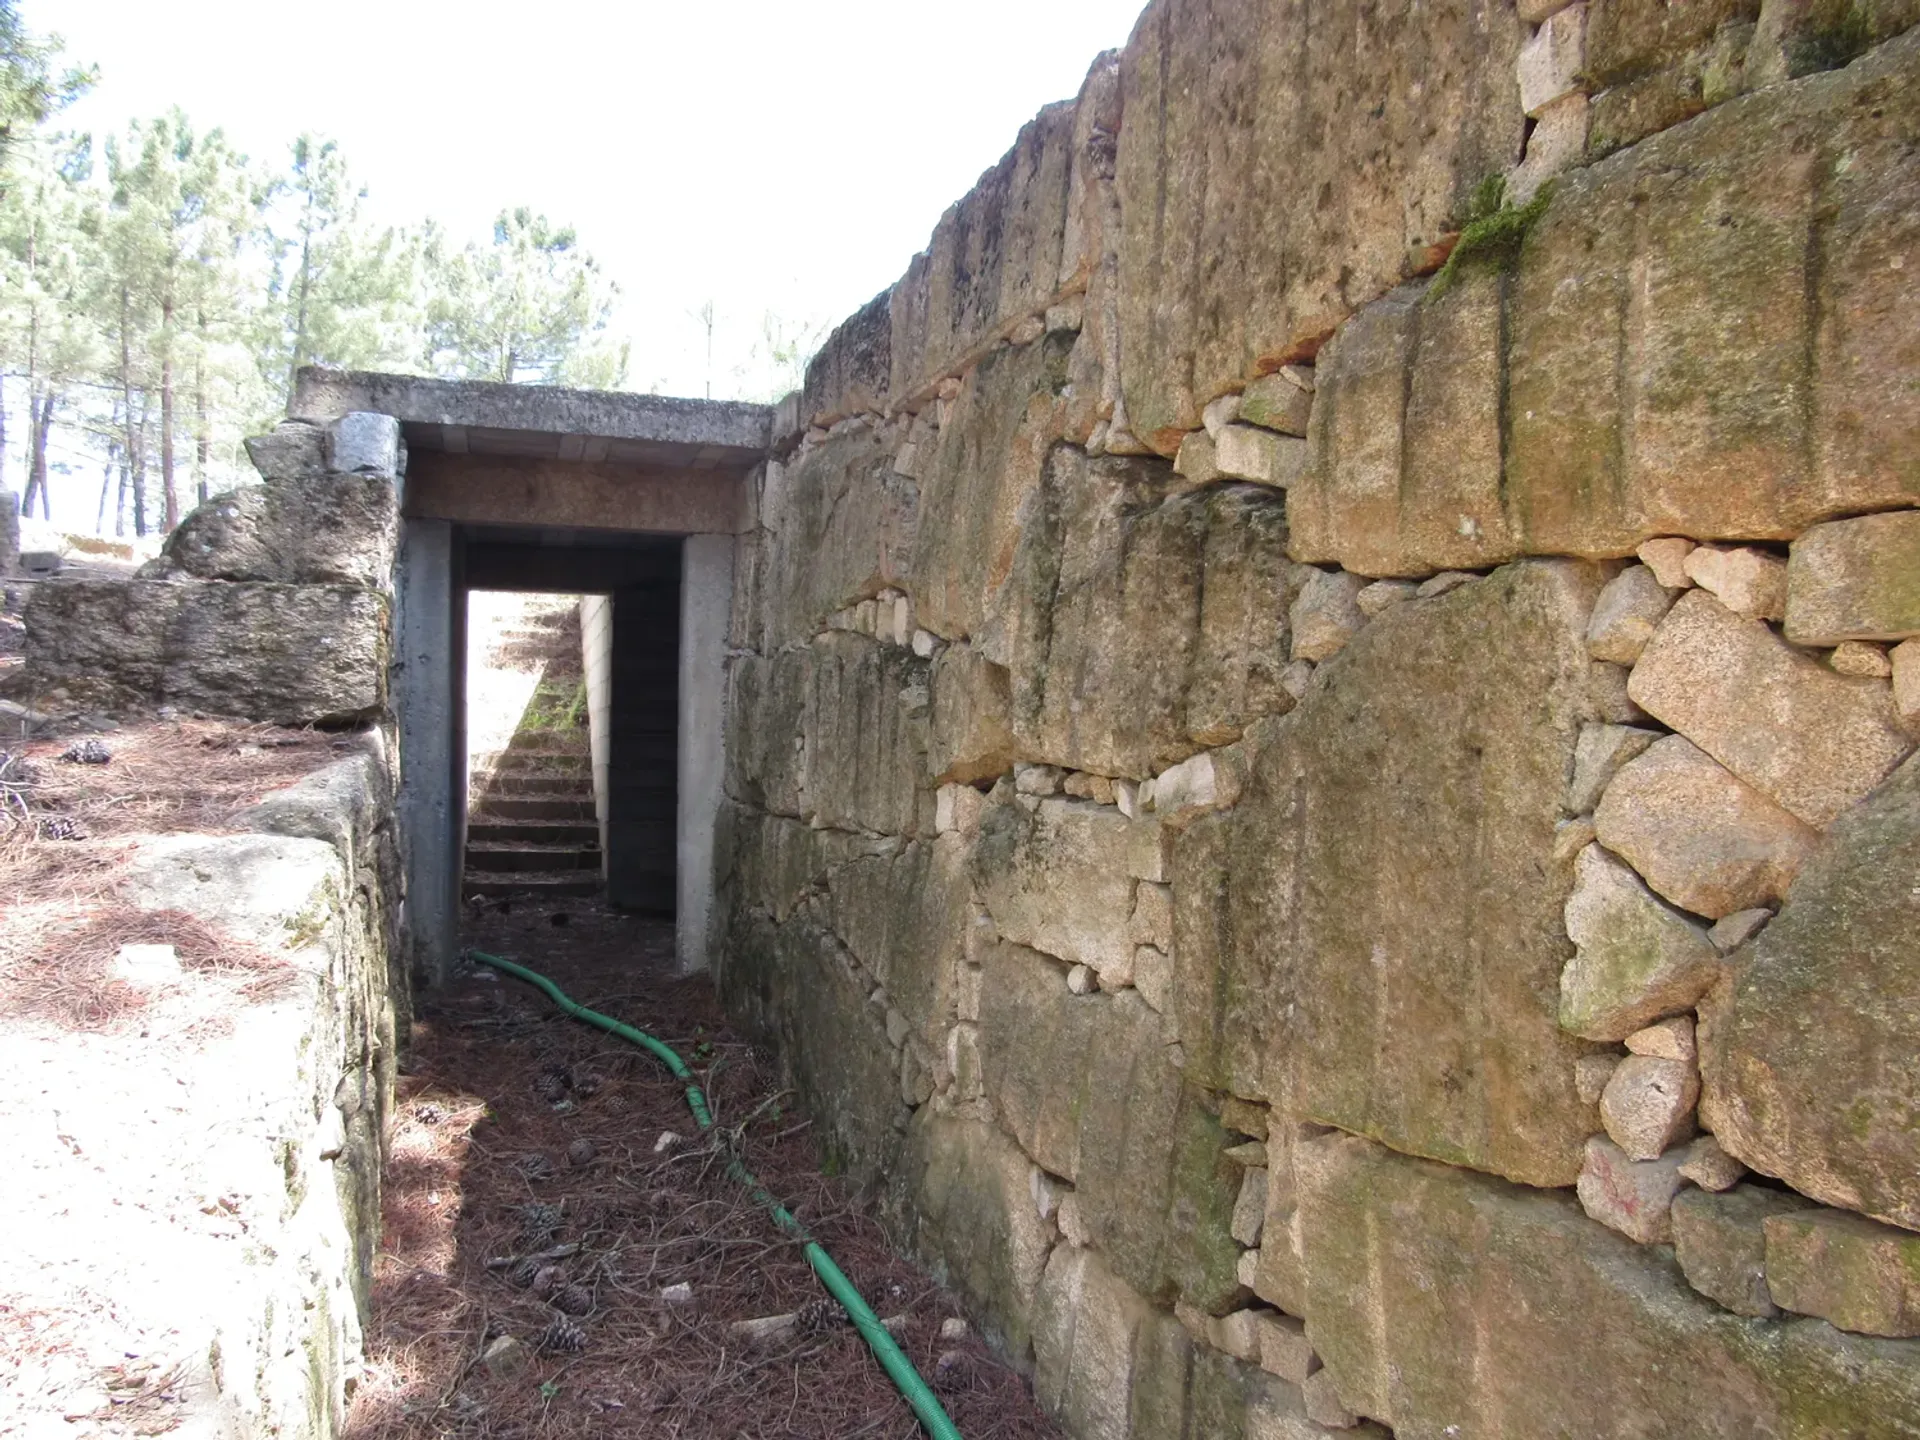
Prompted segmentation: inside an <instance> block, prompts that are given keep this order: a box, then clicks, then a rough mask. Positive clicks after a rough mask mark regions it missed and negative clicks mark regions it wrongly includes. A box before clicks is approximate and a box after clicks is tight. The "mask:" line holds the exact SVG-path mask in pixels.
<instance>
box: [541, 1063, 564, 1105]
mask: <svg viewBox="0 0 1920 1440" xmlns="http://www.w3.org/2000/svg"><path fill="white" fill-rule="evenodd" d="M533 1093H534V1094H536V1095H538V1096H539V1097H540V1098H541V1099H542V1100H544V1101H546V1102H547V1103H548V1104H549V1105H556V1104H558V1103H559V1102H560V1101H562V1100H564V1099H566V1098H567V1070H566V1067H565V1066H564V1065H549V1066H547V1067H546V1069H544V1070H542V1071H541V1072H540V1073H539V1074H538V1075H536V1076H534V1078H533Z"/></svg>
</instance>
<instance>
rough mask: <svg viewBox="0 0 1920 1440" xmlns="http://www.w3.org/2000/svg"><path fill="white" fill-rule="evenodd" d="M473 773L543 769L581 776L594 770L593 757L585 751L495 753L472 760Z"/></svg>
mask: <svg viewBox="0 0 1920 1440" xmlns="http://www.w3.org/2000/svg"><path fill="white" fill-rule="evenodd" d="M473 768H474V769H475V770H491V771H496V772H498V771H510V772H513V773H516V774H517V773H519V772H520V771H523V770H542V771H546V772H547V773H549V774H553V775H575V774H580V775H584V774H586V773H587V772H588V771H589V770H591V769H592V768H593V756H592V755H591V754H589V753H588V752H587V751H585V750H577V751H576V750H496V751H494V752H493V753H491V754H480V755H476V756H474V757H473Z"/></svg>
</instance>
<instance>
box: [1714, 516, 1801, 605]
mask: <svg viewBox="0 0 1920 1440" xmlns="http://www.w3.org/2000/svg"><path fill="white" fill-rule="evenodd" d="M1816 528H1818V527H1816ZM1686 571H1687V578H1688V579H1689V580H1691V581H1693V583H1694V584H1696V585H1698V586H1699V587H1700V588H1701V589H1703V590H1706V591H1708V592H1710V593H1711V594H1712V595H1713V598H1714V599H1716V600H1718V601H1719V602H1720V603H1721V604H1722V605H1724V606H1726V607H1727V609H1729V610H1731V611H1733V613H1734V614H1736V615H1744V616H1745V617H1746V618H1747V619H1749V620H1779V619H1780V618H1782V617H1783V616H1784V615H1785V614H1786V613H1787V562H1786V561H1784V560H1782V559H1781V558H1780V557H1779V556H1778V555H1769V554H1768V553H1767V552H1766V551H1764V550H1756V549H1754V548H1753V547H1752V546H1751V545H1738V546H1726V545H1700V546H1697V547H1695V548H1694V549H1693V550H1692V551H1690V552H1689V553H1688V555H1687V559H1686Z"/></svg>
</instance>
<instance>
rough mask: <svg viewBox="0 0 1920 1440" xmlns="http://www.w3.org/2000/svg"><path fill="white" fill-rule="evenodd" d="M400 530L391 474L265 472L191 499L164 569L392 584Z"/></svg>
mask: <svg viewBox="0 0 1920 1440" xmlns="http://www.w3.org/2000/svg"><path fill="white" fill-rule="evenodd" d="M382 418H384V417H382ZM300 428H302V429H304V428H306V427H300ZM399 536H400V504H399V496H398V492H397V490H396V489H395V486H394V482H393V480H392V478H391V477H387V476H380V475H353V474H347V475H321V476H317V477H311V478H303V479H280V478H271V479H269V480H267V481H266V483H264V484H261V485H242V486H240V487H239V488H238V489H235V490H230V491H228V492H227V493H226V494H224V495H216V496H214V497H213V498H212V499H210V500H208V501H207V503H206V504H204V505H201V506H198V507H196V508H195V509H194V510H193V511H192V512H191V513H189V514H188V515H187V517H186V518H185V519H184V520H182V521H181V522H180V525H179V526H178V528H176V529H175V530H174V532H173V533H172V534H171V535H169V536H168V537H167V543H166V546H165V548H164V549H163V550H162V551H161V554H162V556H163V557H164V560H165V562H166V565H167V568H168V570H169V571H171V572H173V573H177V574H182V575H190V576H193V577H195V578H197V579H202V580H267V581H276V582H279V583H282V584H290V585H335V584H338V585H366V586H372V587H376V588H390V587H391V586H392V584H393V559H394V552H395V548H396V546H397V545H398V544H399Z"/></svg>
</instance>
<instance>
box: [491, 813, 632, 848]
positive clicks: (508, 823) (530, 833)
mask: <svg viewBox="0 0 1920 1440" xmlns="http://www.w3.org/2000/svg"><path fill="white" fill-rule="evenodd" d="M467 843H468V844H469V845H573V846H579V847H582V848H584V849H589V850H591V849H594V848H596V847H597V846H598V845H599V844H600V827H599V825H597V824H596V823H594V822H593V821H591V820H574V819H565V820H486V819H472V820H469V821H468V822H467Z"/></svg>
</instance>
